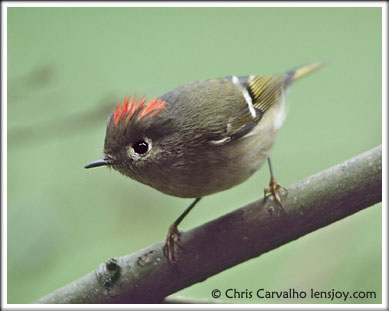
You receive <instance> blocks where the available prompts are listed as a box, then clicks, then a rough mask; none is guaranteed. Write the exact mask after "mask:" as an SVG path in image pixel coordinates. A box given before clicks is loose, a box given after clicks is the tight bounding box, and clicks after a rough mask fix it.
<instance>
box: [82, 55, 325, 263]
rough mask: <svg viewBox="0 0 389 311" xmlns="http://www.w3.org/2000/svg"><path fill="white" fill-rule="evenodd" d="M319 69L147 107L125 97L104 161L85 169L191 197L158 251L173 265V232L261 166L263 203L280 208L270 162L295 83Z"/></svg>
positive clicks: (201, 87)
mask: <svg viewBox="0 0 389 311" xmlns="http://www.w3.org/2000/svg"><path fill="white" fill-rule="evenodd" d="M323 65H324V63H322V62H320V63H313V64H310V65H305V66H302V67H299V68H297V69H294V70H291V71H288V72H286V73H284V74H279V75H274V76H255V75H250V76H244V77H237V76H229V77H225V78H219V79H211V80H204V81H196V82H192V83H188V84H184V85H182V86H179V87H177V88H176V89H174V90H172V91H170V92H168V93H166V94H164V95H163V96H161V97H159V98H154V99H152V100H150V101H149V102H146V98H145V96H143V97H142V98H141V99H140V100H139V101H137V100H136V95H133V96H132V97H131V98H130V97H124V100H123V103H122V104H121V102H120V101H119V102H118V103H117V107H116V110H115V111H114V112H113V113H112V115H111V117H110V119H109V121H108V125H107V130H106V136H105V143H104V157H103V158H101V159H99V160H97V161H94V162H91V163H89V164H87V165H86V166H85V168H91V167H97V166H103V165H105V166H108V167H112V168H113V169H115V170H117V171H119V172H120V173H122V174H123V175H125V176H128V177H130V178H132V179H135V180H137V181H139V182H141V183H143V184H146V185H149V186H151V187H153V188H155V189H157V190H159V191H161V192H163V193H166V194H169V195H173V196H177V197H182V198H195V200H194V201H193V203H192V204H191V205H190V206H189V207H188V208H187V209H186V210H185V211H184V213H182V214H181V215H180V217H178V218H177V219H176V221H175V222H174V223H173V224H172V225H171V226H170V227H169V230H168V236H167V239H166V242H165V244H164V247H163V251H164V254H165V256H166V257H167V258H168V260H169V262H170V263H171V264H172V265H175V263H176V258H175V257H176V256H175V249H176V247H175V245H178V246H180V245H181V243H180V240H179V235H180V233H179V231H178V228H177V226H178V225H179V224H180V223H181V221H182V220H183V219H184V217H185V216H186V215H187V214H188V213H189V212H190V210H191V209H192V208H193V207H194V206H195V205H196V203H197V202H198V201H199V200H200V199H201V198H202V197H204V196H206V195H210V194H212V193H216V192H219V191H223V190H226V189H229V188H231V187H234V186H236V185H238V184H240V183H242V182H243V181H245V180H246V179H248V178H249V177H250V176H251V175H252V174H253V173H254V172H256V171H257V170H258V169H260V168H261V166H262V165H263V164H264V162H266V160H268V163H269V167H270V175H271V178H270V185H269V188H266V189H265V197H266V195H267V194H271V195H273V197H274V199H275V200H276V201H277V202H278V203H279V205H280V206H281V208H282V205H281V199H280V196H279V193H278V191H279V190H280V189H281V186H280V185H279V184H278V183H277V182H276V180H275V178H274V175H273V169H272V165H271V160H270V157H269V156H270V153H271V150H272V147H273V145H274V142H275V139H276V136H277V133H278V131H279V129H280V127H281V125H282V123H283V121H284V119H285V117H286V112H287V109H286V105H285V101H284V96H285V93H286V91H287V90H288V88H289V86H290V85H291V83H292V82H294V81H295V80H297V79H299V78H301V77H303V76H305V75H307V74H309V73H311V72H312V71H315V70H317V69H318V68H320V67H321V66H323Z"/></svg>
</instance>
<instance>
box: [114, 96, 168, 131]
mask: <svg viewBox="0 0 389 311" xmlns="http://www.w3.org/2000/svg"><path fill="white" fill-rule="evenodd" d="M145 103H146V96H143V97H142V98H141V99H140V101H139V102H138V103H137V102H136V95H135V94H134V95H133V96H132V98H131V101H130V98H129V97H127V96H125V97H124V100H123V105H122V106H121V107H120V101H118V104H117V106H116V110H115V112H114V114H113V122H114V124H115V125H116V124H117V123H118V122H119V120H125V122H128V121H130V120H131V118H132V117H133V116H134V114H135V112H137V111H139V112H138V116H137V118H136V119H137V120H139V119H142V118H143V117H145V116H149V117H151V116H154V115H156V114H157V113H159V112H161V111H162V110H163V109H164V108H165V107H166V102H164V101H163V100H162V99H160V98H153V99H152V100H150V101H149V102H148V103H147V104H146V105H145Z"/></svg>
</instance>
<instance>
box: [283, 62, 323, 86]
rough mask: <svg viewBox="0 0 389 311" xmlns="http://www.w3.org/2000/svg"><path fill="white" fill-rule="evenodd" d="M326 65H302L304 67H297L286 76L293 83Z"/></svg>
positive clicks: (318, 63)
mask: <svg viewBox="0 0 389 311" xmlns="http://www.w3.org/2000/svg"><path fill="white" fill-rule="evenodd" d="M326 64H327V62H317V63H313V64H309V65H304V66H301V67H298V68H296V69H294V70H291V71H289V72H288V76H290V78H291V80H290V82H294V81H296V80H298V79H300V78H302V77H304V76H306V75H307V74H309V73H311V72H313V71H316V70H317V69H319V68H321V67H323V66H324V65H326Z"/></svg>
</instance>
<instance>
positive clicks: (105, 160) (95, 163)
mask: <svg viewBox="0 0 389 311" xmlns="http://www.w3.org/2000/svg"><path fill="white" fill-rule="evenodd" d="M109 164H112V159H111V158H109V157H104V158H101V159H98V160H96V161H93V162H91V163H88V164H87V165H85V166H84V167H85V168H91V167H98V166H103V165H109Z"/></svg>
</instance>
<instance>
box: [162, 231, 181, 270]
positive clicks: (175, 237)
mask: <svg viewBox="0 0 389 311" xmlns="http://www.w3.org/2000/svg"><path fill="white" fill-rule="evenodd" d="M180 235H181V233H180V231H179V230H178V228H177V225H176V224H172V225H171V226H170V227H169V231H168V233H167V237H166V241H165V244H164V245H163V247H162V250H163V253H164V255H165V256H166V258H167V259H168V261H169V263H170V264H171V265H172V266H173V267H175V266H176V263H177V260H176V258H175V256H174V253H175V249H176V245H177V246H179V247H182V243H181V241H180Z"/></svg>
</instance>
